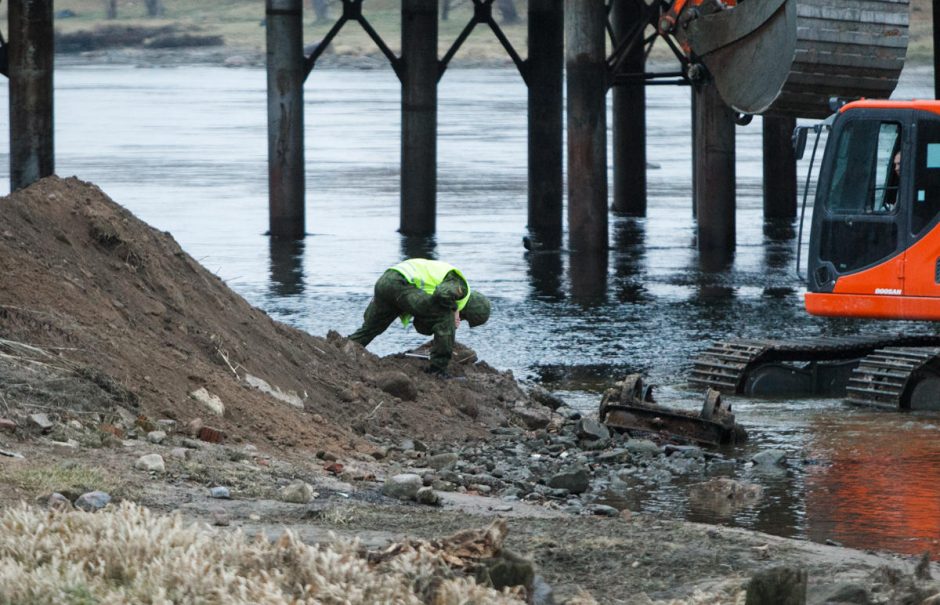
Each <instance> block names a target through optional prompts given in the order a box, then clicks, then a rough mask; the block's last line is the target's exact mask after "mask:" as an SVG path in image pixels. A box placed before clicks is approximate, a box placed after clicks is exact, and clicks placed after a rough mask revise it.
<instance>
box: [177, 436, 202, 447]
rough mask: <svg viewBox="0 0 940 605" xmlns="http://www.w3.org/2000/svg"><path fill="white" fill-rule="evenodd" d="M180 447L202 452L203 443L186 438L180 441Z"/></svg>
mask: <svg viewBox="0 0 940 605" xmlns="http://www.w3.org/2000/svg"><path fill="white" fill-rule="evenodd" d="M180 445H182V446H183V447H185V448H187V449H191V450H201V449H202V448H203V445H202V442H200V441H196V440H195V439H187V438H185V437H184V438H183V439H180Z"/></svg>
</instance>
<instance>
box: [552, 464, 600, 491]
mask: <svg viewBox="0 0 940 605" xmlns="http://www.w3.org/2000/svg"><path fill="white" fill-rule="evenodd" d="M548 486H549V487H551V488H554V489H566V490H568V491H569V492H571V493H572V494H583V493H584V492H586V491H587V490H588V488H589V487H590V486H591V475H590V473H588V470H587V469H586V468H584V467H583V466H577V467H574V468H570V469H568V470H565V471H562V472H560V473H558V474H556V475H554V476H552V478H551V479H549V480H548Z"/></svg>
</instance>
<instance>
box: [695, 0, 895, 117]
mask: <svg viewBox="0 0 940 605" xmlns="http://www.w3.org/2000/svg"><path fill="white" fill-rule="evenodd" d="M909 12H910V0H841V1H840V2H839V3H833V2H832V1H831V0H742V1H741V2H739V3H738V5H737V7H736V8H734V9H732V10H727V11H721V12H716V13H712V14H705V15H702V16H700V17H699V18H697V19H693V20H691V21H689V23H688V26H687V27H686V29H685V31H684V32H683V35H684V36H685V37H686V39H687V41H688V44H689V46H690V47H691V49H692V52H693V53H694V55H695V56H696V57H698V59H699V60H701V61H702V63H704V64H705V66H706V67H708V70H709V72H710V73H711V75H712V78H713V79H714V82H715V85H716V86H717V87H718V92H719V93H720V94H721V97H722V99H724V101H725V103H727V104H728V105H729V106H730V107H732V108H733V109H734V110H735V111H738V112H741V113H749V114H763V113H769V114H773V115H784V116H795V117H807V118H823V117H826V116H827V115H829V114H830V113H831V110H830V109H829V99H830V98H832V97H842V98H860V97H865V98H887V97H889V96H890V95H891V93H892V92H893V91H894V88H895V87H896V86H897V82H898V77H899V76H900V75H901V69H902V67H903V66H904V57H905V55H906V54H907V44H908V25H909V20H910V15H909Z"/></svg>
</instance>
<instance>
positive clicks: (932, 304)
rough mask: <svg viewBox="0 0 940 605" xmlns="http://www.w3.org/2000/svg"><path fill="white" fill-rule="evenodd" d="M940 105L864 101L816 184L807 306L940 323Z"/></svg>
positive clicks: (842, 119)
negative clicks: (938, 321)
mask: <svg viewBox="0 0 940 605" xmlns="http://www.w3.org/2000/svg"><path fill="white" fill-rule="evenodd" d="M938 221H940V102H938V101H906V102H904V101H856V102H853V103H849V104H847V105H845V106H843V107H842V108H841V109H840V110H839V112H838V114H837V115H836V117H835V120H834V121H833V124H832V130H831V132H830V134H829V137H828V140H827V143H826V151H825V154H824V156H823V160H822V165H821V169H820V174H819V179H818V183H817V187H816V200H815V204H814V208H813V222H812V228H811V232H810V249H809V266H808V275H807V278H808V284H807V290H808V292H807V294H806V301H805V302H806V309H807V311H809V312H810V313H812V314H814V315H826V316H836V317H867V318H882V319H919V320H938V319H940V228H938Z"/></svg>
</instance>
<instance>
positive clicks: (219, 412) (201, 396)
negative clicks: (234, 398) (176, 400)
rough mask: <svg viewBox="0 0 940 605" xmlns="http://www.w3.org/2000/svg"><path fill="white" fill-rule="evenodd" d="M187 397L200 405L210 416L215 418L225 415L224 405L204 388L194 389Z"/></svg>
mask: <svg viewBox="0 0 940 605" xmlns="http://www.w3.org/2000/svg"><path fill="white" fill-rule="evenodd" d="M189 396H190V397H192V398H193V399H195V400H196V401H198V402H199V403H201V404H202V405H203V406H204V407H205V408H206V409H207V410H208V411H209V412H211V413H212V414H215V415H216V416H224V415H225V404H224V403H222V400H221V399H219V397H218V396H217V395H213V394H212V393H210V392H209V391H208V390H206V387H200V388H198V389H196V390H195V391H193V392H192V393H190V394H189Z"/></svg>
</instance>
